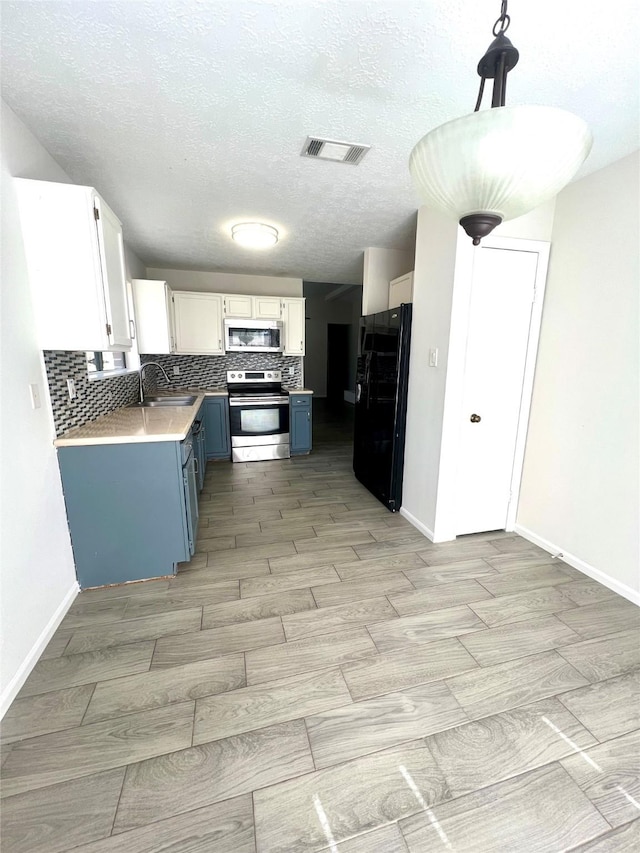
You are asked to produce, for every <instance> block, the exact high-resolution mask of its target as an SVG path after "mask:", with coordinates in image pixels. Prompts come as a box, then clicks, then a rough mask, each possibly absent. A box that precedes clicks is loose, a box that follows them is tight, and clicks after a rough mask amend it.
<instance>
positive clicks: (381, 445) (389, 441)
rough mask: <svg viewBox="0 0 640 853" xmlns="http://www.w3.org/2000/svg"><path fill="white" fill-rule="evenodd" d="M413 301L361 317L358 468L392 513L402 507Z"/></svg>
mask: <svg viewBox="0 0 640 853" xmlns="http://www.w3.org/2000/svg"><path fill="white" fill-rule="evenodd" d="M410 344H411V305H410V304H404V305H401V306H400V307H399V308H393V309H391V310H390V311H382V312H381V313H379V314H370V315H369V316H368V317H362V318H361V320H360V341H359V348H358V367H357V372H356V406H355V423H354V443H353V470H354V473H355V475H356V477H357V478H358V480H360V482H361V483H362V484H363V486H366V487H367V489H369V491H370V492H371V493H372V494H373V495H375V496H376V497H377V498H378V500H379V501H381V502H382V503H383V504H384V505H385V506H386V507H387V508H388V509H390V510H391V511H392V512H397V511H398V510H399V509H400V507H401V506H402V468H403V464H404V438H405V424H406V419H407V388H408V384H409V348H410Z"/></svg>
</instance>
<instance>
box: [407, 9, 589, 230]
mask: <svg viewBox="0 0 640 853" xmlns="http://www.w3.org/2000/svg"><path fill="white" fill-rule="evenodd" d="M510 22H511V19H510V17H509V15H508V14H507V0H502V6H501V9H500V17H499V18H498V20H497V21H496V22H495V24H494V25H493V35H494V36H495V39H494V41H493V42H492V43H491V45H490V46H489V48H488V50H487V52H486V53H485V55H484V56H483V57H482V59H481V60H480V62H479V63H478V74H479V75H480V78H481V81H480V92H479V93H478V100H477V103H476V106H475V110H474V112H473V113H471V114H470V115H466V116H462V118H458V119H454V120H453V121H449V122H447V123H446V124H443V125H441V126H440V127H437V128H436V129H435V130H432V131H431V132H430V133H427V135H426V136H423V138H422V139H421V140H420V142H418V144H417V145H416V146H415V148H414V149H413V151H412V152H411V157H410V159H409V171H410V172H411V176H412V178H413V180H414V182H415V183H416V185H417V187H418V190H419V191H420V193H421V195H422V198H423V200H424V203H425V204H426V205H427V206H428V207H435V208H437V209H438V210H441V211H442V212H443V213H446V214H449V215H451V216H454V217H455V218H456V219H457V220H458V221H459V222H460V225H462V227H463V228H464V230H465V231H466V232H467V234H468V235H469V237H471V238H472V239H473V244H474V246H477V245H478V244H479V243H480V240H481V238H482V237H486V236H487V234H489V233H490V232H491V231H493V229H494V228H495V227H496V225H499V224H500V223H501V222H502V221H504V220H508V219H514V218H515V217H516V216H522V214H524V213H527V212H528V211H530V210H533V209H534V208H535V207H537V206H538V205H539V204H542V202H544V201H547V200H548V199H550V198H552V197H553V196H555V195H556V194H557V193H558V192H560V190H561V189H562V188H563V187H564V186H565V185H566V184H567V183H568V182H569V181H570V180H571V178H572V177H573V176H574V175H575V173H576V172H577V170H578V169H579V168H580V166H581V165H582V163H583V162H584V160H585V159H586V157H587V155H588V154H589V151H590V150H591V145H592V142H593V139H592V136H591V132H590V131H589V128H588V126H587V124H586V123H585V122H584V121H583V120H582V119H581V118H578V117H577V116H575V115H573V114H572V113H569V112H566V111H565V110H561V109H558V108H556V107H541V106H522V107H505V105H504V104H505V93H506V87H507V74H508V73H509V71H511V70H512V68H514V67H515V65H516V63H517V62H518V58H519V54H518V51H517V50H516V48H515V47H514V46H513V45H512V44H511V42H510V40H509V39H508V38H507V37H506V36H505V32H506V31H507V29H508V28H509V24H510ZM487 79H490V80H491V79H492V80H493V97H492V99H491V107H492V108H491V109H489V110H484V111H483V112H479V109H480V104H481V102H482V95H483V92H484V84H485V80H487Z"/></svg>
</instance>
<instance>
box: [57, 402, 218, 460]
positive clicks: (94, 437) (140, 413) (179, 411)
mask: <svg viewBox="0 0 640 853" xmlns="http://www.w3.org/2000/svg"><path fill="white" fill-rule="evenodd" d="M160 393H161V394H163V395H164V394H166V396H171V395H176V394H188V393H191V394H196V395H197V399H196V401H195V403H194V404H193V406H175V407H174V406H166V407H162V406H157V407H151V408H135V407H134V408H130V407H128V406H124V407H123V408H121V409H115V411H113V412H109V414H107V415H102V417H100V418H97V420H95V421H89V423H87V424H85V425H84V426H81V427H75V428H74V429H71V430H69V431H68V432H65V433H64V434H63V435H61V436H60V437H59V438H56V439H55V441H54V442H53V444H54V446H55V447H76V446H86V445H93V444H133V443H138V442H145V441H182V440H183V439H184V438H186V437H187V435H188V433H189V430H190V429H191V424H192V423H193V421H194V419H195V417H196V415H197V414H198V410H199V408H200V406H201V404H202V401H203V400H204V398H205V397H226V396H228V395H227V391H226V389H212V390H210V391H189V389H185V390H184V391H183V390H180V391H167V392H164V391H161V392H160Z"/></svg>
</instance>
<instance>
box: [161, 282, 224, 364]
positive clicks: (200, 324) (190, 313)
mask: <svg viewBox="0 0 640 853" xmlns="http://www.w3.org/2000/svg"><path fill="white" fill-rule="evenodd" d="M173 307H174V318H175V330H176V352H177V353H185V354H189V355H199V354H204V355H222V354H223V353H224V346H223V330H222V297H221V296H220V295H218V294H217V293H184V292H180V293H174V294H173Z"/></svg>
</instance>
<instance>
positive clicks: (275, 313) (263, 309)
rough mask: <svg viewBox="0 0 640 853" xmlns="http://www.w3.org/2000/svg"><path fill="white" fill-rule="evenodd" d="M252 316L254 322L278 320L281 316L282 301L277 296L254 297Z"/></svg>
mask: <svg viewBox="0 0 640 853" xmlns="http://www.w3.org/2000/svg"><path fill="white" fill-rule="evenodd" d="M253 316H254V318H255V319H256V320H279V319H280V317H281V316H282V300H281V299H280V297H279V296H254V297H253Z"/></svg>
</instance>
